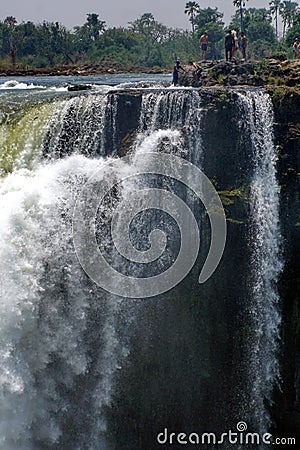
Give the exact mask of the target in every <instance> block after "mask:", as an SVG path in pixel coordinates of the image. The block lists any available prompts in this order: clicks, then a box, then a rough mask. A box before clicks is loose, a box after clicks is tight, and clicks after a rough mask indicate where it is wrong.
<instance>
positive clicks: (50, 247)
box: [0, 156, 127, 450]
mask: <svg viewBox="0 0 300 450" xmlns="http://www.w3.org/2000/svg"><path fill="white" fill-rule="evenodd" d="M101 164H103V163H102V162H101V161H98V162H96V161H95V160H89V159H86V158H84V157H83V156H78V157H74V156H71V157H69V158H66V159H64V160H62V161H58V162H56V163H49V164H47V165H45V166H43V167H40V168H39V169H38V170H37V171H36V172H34V173H32V172H28V171H24V170H23V171H19V172H15V173H14V174H11V175H9V176H8V177H7V179H6V180H5V181H4V182H3V183H2V186H1V196H0V202H1V210H2V211H3V212H4V213H3V214H2V216H1V249H0V252H1V258H0V261H1V262H0V264H1V273H2V281H1V305H0V308H1V314H0V316H1V319H0V320H1V326H0V329H1V364H0V367H1V378H0V380H1V388H0V390H1V404H0V409H1V425H0V426H1V436H0V442H1V448H3V449H5V450H13V449H20V448H22V449H32V448H35V445H38V448H48V447H49V448H53V446H54V445H55V444H57V443H58V442H60V439H61V438H62V435H63V433H64V427H65V426H66V422H67V420H66V418H67V417H68V415H69V416H71V417H72V415H75V416H76V415H77V416H80V414H88V411H89V409H90V408H91V409H92V412H93V420H91V422H90V424H89V426H90V427H91V428H93V427H92V423H93V421H94V422H96V423H97V431H95V429H94V434H95V438H96V439H97V440H98V442H100V440H99V439H100V438H99V436H101V433H102V431H103V430H104V428H105V423H104V422H103V417H101V412H102V408H103V406H105V405H107V404H108V403H109V400H110V395H111V388H112V373H113V372H114V370H115V369H116V368H117V367H118V364H119V359H120V358H121V357H122V355H125V354H126V352H127V350H126V348H125V347H124V346H122V344H121V342H120V340H119V337H118V335H117V332H116V320H117V313H118V308H119V305H120V301H119V300H118V299H117V298H111V296H106V294H104V293H103V292H101V290H99V289H97V288H96V286H94V285H93V284H92V283H90V282H88V280H87V278H86V276H85V274H84V273H83V271H82V269H81V267H80V265H79V263H78V261H77V258H76V256H75V253H74V249H73V246H72V226H71V216H72V210H73V204H74V199H75V196H76V193H77V192H78V190H79V189H80V186H81V185H82V182H84V180H86V179H87V178H88V177H89V176H90V175H91V173H93V172H94V170H95V168H97V167H98V168H99V167H100V166H101ZM93 315H97V316H98V322H97V324H96V325H97V327H99V329H98V328H96V329H95V324H94V325H93V323H92V321H93ZM100 328H101V332H100ZM93 337H94V339H95V341H93ZM94 345H95V346H97V351H96V354H95V355H93V346H94ZM81 377H85V378H86V379H89V377H92V380H94V381H93V382H94V385H93V383H92V382H91V381H89V384H88V385H87V386H86V389H87V393H86V394H85V397H86V399H88V398H90V404H89V405H88V406H87V405H84V404H83V405H82V406H81V407H82V411H81V412H78V411H77V412H76V410H75V409H74V408H76V406H75V405H76V403H75V404H74V398H72V396H73V397H74V396H76V393H77V394H78V389H83V386H81V385H80V383H79V380H80V379H81ZM95 380H96V381H95ZM78 383H79V385H78ZM81 396H82V394H81V395H78V402H79V403H78V406H77V407H79V405H80V398H81ZM81 401H82V399H81ZM84 411H85V413H84ZM96 412H97V413H96ZM98 417H99V419H98ZM91 434H92V433H91ZM82 439H83V442H84V441H90V440H91V436H90V435H89V434H88V436H87V435H86V434H85V433H83V434H82ZM35 443H36V444H35ZM77 445H78V447H75V446H74V447H73V448H82V447H81V445H83V444H82V442H80V441H78V442H77ZM91 445H92V444H91ZM90 448H92V447H90ZM103 448H105V447H103Z"/></svg>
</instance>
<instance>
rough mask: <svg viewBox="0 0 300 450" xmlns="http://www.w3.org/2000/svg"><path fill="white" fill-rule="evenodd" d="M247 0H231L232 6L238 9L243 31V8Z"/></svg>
mask: <svg viewBox="0 0 300 450" xmlns="http://www.w3.org/2000/svg"><path fill="white" fill-rule="evenodd" d="M246 1H247V0H233V6H235V7H236V8H237V9H239V10H240V20H241V30H240V31H241V32H242V31H243V8H245V6H246Z"/></svg>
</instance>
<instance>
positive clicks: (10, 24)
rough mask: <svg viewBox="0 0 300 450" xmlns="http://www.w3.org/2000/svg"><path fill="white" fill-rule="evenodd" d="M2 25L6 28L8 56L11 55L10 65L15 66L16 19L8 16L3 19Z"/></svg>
mask: <svg viewBox="0 0 300 450" xmlns="http://www.w3.org/2000/svg"><path fill="white" fill-rule="evenodd" d="M4 25H6V26H7V28H8V33H9V34H8V35H9V47H10V57H11V62H12V65H13V66H15V65H16V53H17V48H16V37H15V28H16V25H17V19H16V18H15V17H13V16H8V17H6V19H5V20H4Z"/></svg>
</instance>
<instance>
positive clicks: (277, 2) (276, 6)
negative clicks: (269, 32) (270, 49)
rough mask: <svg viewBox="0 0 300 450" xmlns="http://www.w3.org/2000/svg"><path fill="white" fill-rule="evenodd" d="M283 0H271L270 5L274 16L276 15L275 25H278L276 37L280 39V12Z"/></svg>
mask: <svg viewBox="0 0 300 450" xmlns="http://www.w3.org/2000/svg"><path fill="white" fill-rule="evenodd" d="M281 5H282V3H281V0H271V1H270V2H269V6H270V12H271V14H272V16H274V17H275V26H276V37H277V39H278V13H279V11H280V8H281Z"/></svg>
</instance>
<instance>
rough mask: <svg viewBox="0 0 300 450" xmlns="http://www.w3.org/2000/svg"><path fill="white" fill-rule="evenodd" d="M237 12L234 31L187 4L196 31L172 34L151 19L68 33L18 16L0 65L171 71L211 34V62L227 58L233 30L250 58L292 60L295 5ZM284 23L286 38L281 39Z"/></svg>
mask: <svg viewBox="0 0 300 450" xmlns="http://www.w3.org/2000/svg"><path fill="white" fill-rule="evenodd" d="M233 5H234V7H235V8H236V11H235V14H234V15H233V16H232V19H231V22H230V24H229V25H227V26H225V23H224V21H223V13H222V12H221V11H219V10H218V8H211V7H208V8H201V7H200V5H199V4H198V3H197V2H187V3H186V5H185V9H184V11H182V13H185V14H186V15H187V16H188V18H189V21H190V23H191V30H190V31H187V30H182V29H178V28H170V27H167V26H166V25H164V24H162V23H160V22H158V21H157V20H155V18H154V16H153V14H151V13H145V14H143V15H142V16H141V17H139V18H138V19H136V20H134V21H132V22H129V23H128V26H127V27H112V28H108V27H107V26H106V23H105V21H104V20H102V19H101V18H100V17H99V15H98V14H96V13H90V14H87V17H86V21H85V23H84V24H83V25H81V26H76V27H74V28H73V29H72V30H68V29H67V28H66V27H65V26H64V25H62V24H60V23H58V22H47V21H44V22H43V23H40V24H35V23H33V22H31V21H28V22H22V23H18V21H17V19H16V18H15V17H13V16H9V17H6V19H5V20H3V21H0V65H1V66H2V67H4V66H9V65H13V66H15V65H16V64H18V65H20V66H23V67H24V66H26V67H37V68H43V67H54V66H58V65H66V64H72V65H75V64H77V65H78V64H101V62H103V61H111V62H117V63H123V64H131V65H139V66H141V65H142V66H148V67H153V66H158V67H169V66H170V65H171V64H172V63H173V61H174V58H176V57H177V56H179V57H180V58H181V59H182V61H190V60H193V61H197V60H199V59H200V52H199V45H198V41H199V36H200V35H201V34H202V33H203V32H204V31H208V34H209V44H210V45H209V48H208V54H207V57H208V58H209V59H222V58H223V57H224V48H223V47H224V35H225V32H226V29H227V28H231V29H235V30H236V31H237V32H238V34H240V33H241V32H242V31H243V32H244V33H245V34H246V36H247V39H248V44H249V45H248V52H249V57H250V58H253V59H260V58H264V57H271V56H272V55H273V56H277V55H278V54H280V55H281V56H282V57H287V58H288V57H291V56H292V49H291V47H292V42H293V40H294V38H295V37H297V36H298V37H300V8H299V6H298V3H297V2H294V1H290V0H285V1H282V0H272V1H270V2H269V8H247V0H233ZM279 18H281V21H282V26H283V29H282V36H279V27H278V23H279Z"/></svg>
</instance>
